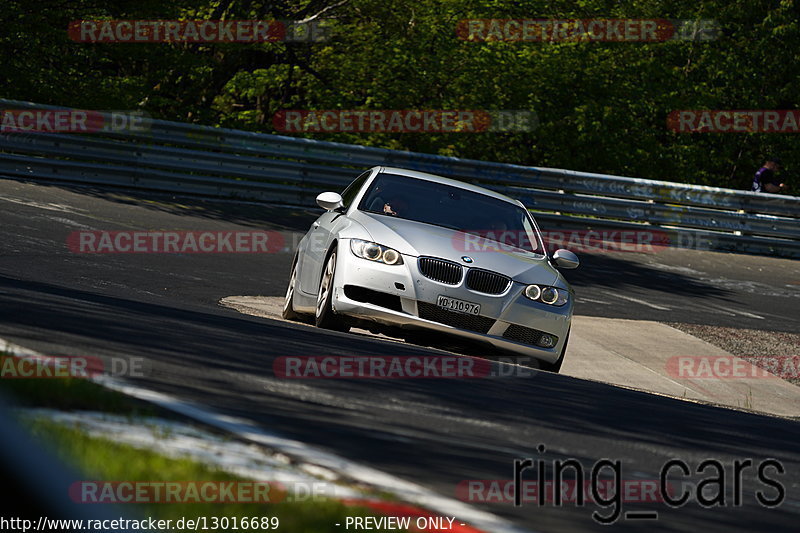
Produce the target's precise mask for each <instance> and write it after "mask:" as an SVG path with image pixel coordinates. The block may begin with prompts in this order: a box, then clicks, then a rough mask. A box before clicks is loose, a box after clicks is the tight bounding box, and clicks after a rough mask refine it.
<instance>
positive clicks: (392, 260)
mask: <svg viewBox="0 0 800 533" xmlns="http://www.w3.org/2000/svg"><path fill="white" fill-rule="evenodd" d="M350 251H352V252H353V254H354V255H356V256H358V257H360V258H362V259H367V260H369V261H377V262H378V263H385V264H387V265H402V264H403V257H402V256H401V255H400V252H398V251H397V250H395V249H394V248H389V247H387V246H382V245H380V244H378V243H376V242H370V241H362V240H361V239H352V240H351V241H350Z"/></svg>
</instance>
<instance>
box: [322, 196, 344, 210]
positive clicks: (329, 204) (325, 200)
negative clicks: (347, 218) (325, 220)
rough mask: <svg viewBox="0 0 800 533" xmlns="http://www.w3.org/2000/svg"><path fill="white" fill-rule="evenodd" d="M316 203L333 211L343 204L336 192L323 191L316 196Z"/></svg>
mask: <svg viewBox="0 0 800 533" xmlns="http://www.w3.org/2000/svg"><path fill="white" fill-rule="evenodd" d="M317 205H318V206H320V207H321V208H322V209H324V210H325V211H335V210H336V209H339V208H340V207H342V205H344V204H343V203H342V195H340V194H339V193H338V192H323V193H320V195H319V196H317Z"/></svg>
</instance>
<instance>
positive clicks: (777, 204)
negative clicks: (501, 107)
mask: <svg viewBox="0 0 800 533" xmlns="http://www.w3.org/2000/svg"><path fill="white" fill-rule="evenodd" d="M0 109H53V110H54V109H64V108H58V107H54V106H44V105H39V104H34V103H31V102H20V101H13V100H2V99H0ZM148 126H149V129H147V130H143V131H132V130H126V131H106V132H98V133H88V134H87V133H38V132H37V133H34V132H25V133H22V132H10V133H9V132H6V133H2V134H0V175H5V176H14V177H27V178H31V179H36V180H55V181H64V182H71V183H83V184H91V185H106V186H108V185H111V186H119V187H127V188H135V189H143V190H152V191H162V192H172V193H179V194H190V195H202V196H214V197H223V198H239V199H247V200H256V201H264V202H277V203H285V204H290V205H304V206H311V205H314V197H316V195H317V194H318V193H319V192H321V191H323V190H341V189H342V188H344V186H345V185H346V184H347V183H349V182H350V181H351V180H352V179H353V178H354V177H355V176H356V175H357V174H358V173H359V172H360V171H361V170H363V169H365V168H368V167H372V166H376V165H385V166H396V167H401V168H409V169H413V170H419V171H423V172H430V173H433V174H438V175H441V176H446V177H450V178H455V179H458V180H462V181H468V182H472V183H476V184H478V185H482V186H484V187H487V188H490V189H494V190H496V191H499V192H502V193H504V194H507V195H508V196H511V197H514V198H518V199H520V200H521V201H523V202H524V203H525V205H526V206H528V208H529V209H531V210H532V211H534V212H535V213H536V216H537V218H538V219H540V220H542V225H543V226H545V227H548V228H557V227H570V228H574V227H580V228H601V227H602V228H619V229H621V230H643V229H654V230H658V231H660V232H664V233H666V234H667V235H669V236H670V242H671V243H672V244H674V245H676V246H681V247H691V248H703V249H709V250H728V251H739V252H749V253H759V254H770V255H780V256H785V257H800V198H799V197H794V196H784V195H776V194H764V193H753V192H745V191H737V190H732V189H721V188H716V187H705V186H700V185H688V184H682V183H672V182H665V181H655V180H645V179H638V178H628V177H620V176H609V175H602V174H592V173H587V172H575V171H571V170H562V169H553V168H538V167H524V166H520V165H510V164H503V163H493V162H486V161H476V160H469V159H459V158H454V157H445V156H438V155H432V154H421V153H414V152H403V151H398V150H386V149H382V148H372V147H365V146H358V145H351V144H342V143H333V142H325V141H317V140H313V139H305V138H293V137H285V136H279V135H268V134H262V133H253V132H246V131H239V130H230V129H222V128H213V127H208V126H198V125H193V124H185V123H180V122H168V121H163V120H152V121H148Z"/></svg>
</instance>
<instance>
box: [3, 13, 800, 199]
mask: <svg viewBox="0 0 800 533" xmlns="http://www.w3.org/2000/svg"><path fill="white" fill-rule="evenodd" d="M796 9H797V8H796V6H795V3H794V2H792V1H790V0H782V1H778V0H725V1H723V0H699V1H698V0H693V1H689V0H655V1H652V2H644V1H642V0H627V1H623V2H612V1H610V0H581V1H579V2H574V1H571V2H566V1H555V0H553V1H546V0H537V1H531V2H519V1H511V0H451V1H447V2H442V1H437V0H394V1H392V2H385V1H384V0H346V1H344V2H342V1H341V0H283V1H281V2H277V3H269V2H262V1H251V0H182V1H177V2H157V1H155V0H148V1H133V0H116V1H111V2H104V3H103V5H102V6H100V5H99V3H96V2H93V1H89V0H83V1H76V2H69V3H65V5H57V4H54V3H52V2H46V1H45V0H11V1H10V2H6V9H5V10H4V12H3V13H2V14H0V19H2V23H3V27H4V28H5V29H6V32H5V34H2V35H0V58H1V59H0V61H2V65H3V67H4V68H3V69H2V71H0V80H1V81H2V84H3V87H4V88H5V91H4V94H3V95H4V96H6V97H10V98H19V99H25V100H31V101H37V102H42V103H49V104H61V105H70V106H77V107H88V108H97V109H132V108H142V109H144V110H146V111H147V112H149V113H151V114H152V115H153V116H155V117H159V118H165V119H171V120H182V121H191V122H198V123H203V124H211V125H220V126H225V127H235V128H243V129H250V130H254V131H263V132H275V130H274V128H273V124H272V116H273V115H274V114H275V113H276V112H277V111H279V110H282V109H473V110H502V109H510V110H533V111H535V112H536V113H537V115H538V117H539V126H538V128H536V129H535V130H534V131H531V132H517V133H511V132H504V133H481V134H470V133H440V134H437V133H403V134H399V133H398V134H382V133H330V134H319V133H316V134H314V133H308V134H306V135H307V136H309V137H314V138H319V139H327V140H336V141H341V142H351V143H357V144H364V145H370V146H382V147H388V148H397V149H406V150H415V151H422V152H430V153H439V154H446V155H454V156H460V157H469V158H476V159H483V160H493V161H503V162H510V163H518V164H526V165H538V166H552V167H562V168H569V169H575V170H584V171H593V172H603V173H611V174H618V175H630V176H636V177H643V178H652V179H662V180H669V181H679V182H689V183H701V184H707V185H716V186H725V187H732V188H738V189H743V188H747V187H748V185H749V182H750V180H751V178H752V174H753V173H754V171H755V170H756V169H757V168H758V166H759V165H760V163H761V162H762V160H763V159H764V157H765V156H766V155H768V154H778V155H780V156H781V158H782V159H783V160H784V163H785V165H786V167H787V171H789V172H791V170H792V167H794V166H797V165H798V164H800V163H798V161H800V146H798V144H797V143H796V142H795V138H796V136H794V135H791V134H776V133H714V134H712V133H674V132H671V131H669V130H668V129H667V126H666V119H667V116H668V114H669V113H670V112H671V111H673V110H681V109H796V108H797V107H798V103H799V102H798V94H799V93H798V91H797V86H798V82H799V81H800V80H798V69H797V64H798V54H799V53H800V52H798V50H800V46H798V45H800V23H799V22H798V17H797V10H796ZM320 13H321V14H320ZM317 14H320V17H319V18H320V19H324V20H325V21H326V23H327V25H328V26H327V34H328V35H329V38H328V39H327V40H325V41H322V42H317V43H283V42H276V43H258V44H202V45H200V44H185V43H183V44H177V43H172V44H79V43H73V42H71V41H70V40H69V39H68V38H67V35H66V26H67V23H68V21H70V20H74V19H81V18H84V19H89V18H127V19H134V18H144V19H156V18H176V17H182V18H226V19H253V18H260V19H272V18H280V19H293V20H300V19H303V18H306V17H312V16H314V15H317ZM515 17H516V18H557V19H564V18H588V17H609V18H669V19H713V20H716V21H717V22H718V23H719V25H720V26H721V27H722V28H723V32H722V35H721V36H720V37H719V38H718V39H716V40H713V41H707V42H692V41H669V42H662V43H624V42H618V43H615V42H606V43H601V42H577V43H570V42H561V43H541V42H538V43H537V42H467V41H464V40H461V39H459V38H458V37H457V35H456V25H457V24H458V22H459V21H460V20H463V19H467V18H515ZM9 30H10V31H9ZM792 185H793V191H794V192H795V193H796V192H797V191H798V187H797V184H792Z"/></svg>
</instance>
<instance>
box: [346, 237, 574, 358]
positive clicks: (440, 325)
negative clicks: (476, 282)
mask: <svg viewBox="0 0 800 533" xmlns="http://www.w3.org/2000/svg"><path fill="white" fill-rule="evenodd" d="M342 244H343V245H342V246H340V249H341V250H345V251H346V253H342V254H338V255H337V264H336V279H335V282H334V286H333V300H332V306H333V310H334V311H335V312H336V313H338V314H342V315H346V316H350V317H354V318H358V319H361V320H368V321H374V322H377V323H380V324H385V325H389V326H396V327H400V328H404V329H422V330H431V331H438V332H443V333H448V334H452V335H456V336H458V337H461V338H464V339H467V340H472V341H476V342H483V343H488V344H491V345H492V346H494V347H496V348H499V349H502V350H507V351H510V352H514V353H516V354H519V355H524V356H531V357H535V358H537V359H541V360H545V361H549V362H555V361H556V360H557V359H558V358H559V356H560V354H561V351H562V349H563V347H564V342H565V341H566V338H567V332H568V331H569V327H570V323H571V321H572V307H573V301H572V298H570V301H569V302H568V303H567V304H566V305H564V306H562V307H554V306H550V305H547V304H544V303H540V302H534V301H532V300H529V299H528V298H526V297H525V296H524V295H523V293H522V292H523V290H524V289H525V285H523V284H521V283H517V282H515V281H512V283H511V285H510V287H509V288H508V289H507V290H506V291H505V292H504V293H502V294H499V295H490V294H484V293H480V292H476V291H473V290H470V289H469V288H467V287H466V286H465V284H464V283H465V278H466V276H464V277H462V279H461V282H460V283H459V284H458V285H447V284H444V283H440V282H437V281H434V280H431V279H428V278H426V277H425V276H423V275H422V273H421V272H420V271H419V268H418V264H417V258H416V257H414V256H407V255H403V264H402V265H385V264H382V263H377V262H373V261H368V260H366V259H361V258H359V257H356V256H355V255H353V254H352V253H351V252H350V245H349V242H345V243H342ZM345 287H347V290H345ZM353 287H357V288H360V289H361V290H356V291H354V290H353ZM363 289H366V291H365V290H363ZM369 291H374V292H375V293H377V294H379V295H386V296H385V297H372V298H365V297H363V296H361V295H362V293H365V292H369ZM439 295H443V296H448V297H451V298H457V299H459V300H466V301H468V302H473V303H476V304H480V306H481V310H480V318H478V317H474V320H472V319H469V320H467V316H463V315H462V316H459V317H452V315H450V314H448V313H451V312H447V313H441V312H439V313H435V312H433V311H434V310H438V307H436V302H437V298H438V296H439ZM420 304H422V305H420ZM426 304H428V305H426ZM423 307H424V309H422V310H423V311H424V313H422V314H423V315H425V316H427V317H428V318H423V317H421V316H420V314H421V313H420V310H421V308H423ZM429 318H433V320H432V319H429ZM448 318H456V320H454V321H453V320H448ZM446 322H451V323H455V324H456V325H450V324H448V323H446ZM458 326H466V327H468V328H469V329H465V328H464V327H458ZM511 326H514V327H512V328H511V329H509V327H511ZM537 331H538V332H543V333H547V334H550V335H554V336H556V337H557V338H558V342H557V343H556V344H555V346H554V347H552V348H542V347H539V346H536V345H534V344H531V342H532V340H531V339H532V338H535V335H534V337H531V332H533V333H535V332H537ZM504 335H505V336H504Z"/></svg>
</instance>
